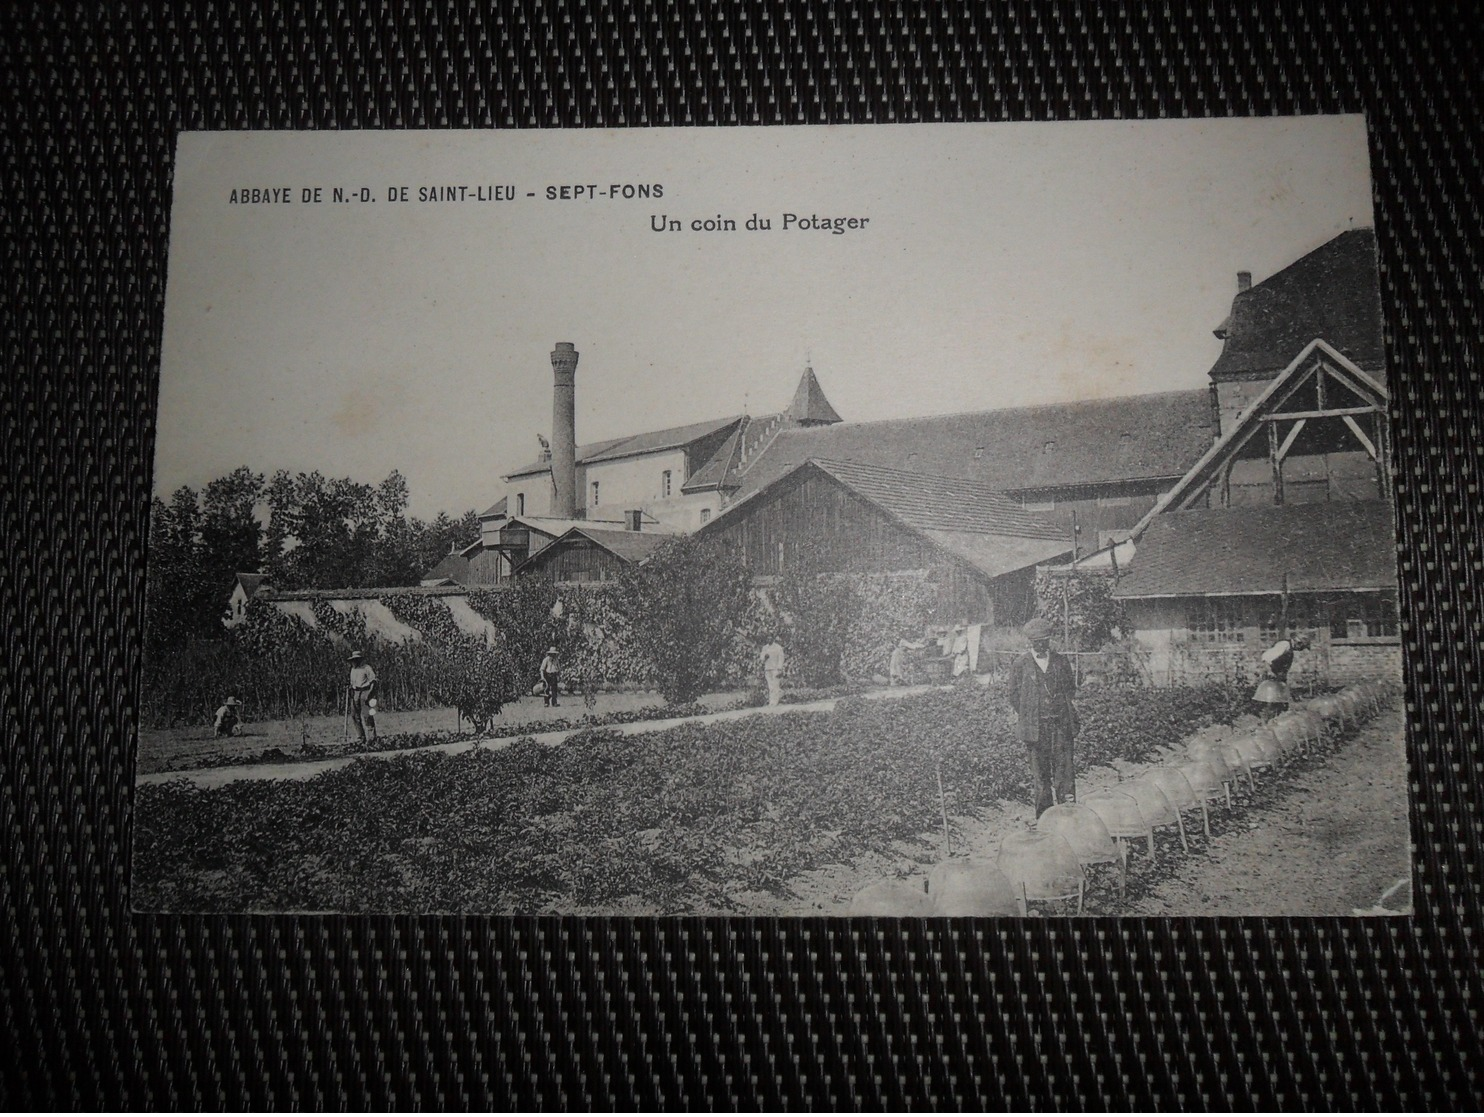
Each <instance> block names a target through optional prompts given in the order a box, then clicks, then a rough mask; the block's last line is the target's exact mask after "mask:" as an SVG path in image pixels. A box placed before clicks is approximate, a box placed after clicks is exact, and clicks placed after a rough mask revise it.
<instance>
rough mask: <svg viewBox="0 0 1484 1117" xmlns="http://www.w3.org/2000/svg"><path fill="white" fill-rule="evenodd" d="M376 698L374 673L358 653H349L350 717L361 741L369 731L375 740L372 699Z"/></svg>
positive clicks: (374, 711) (374, 717)
mask: <svg viewBox="0 0 1484 1117" xmlns="http://www.w3.org/2000/svg"><path fill="white" fill-rule="evenodd" d="M375 696H376V672H375V671H373V670H372V669H371V665H370V664H369V663H367V662H366V661H365V660H364V659H363V658H362V657H361V653H360V652H351V653H350V716H351V720H352V721H354V722H355V723H356V732H357V733H359V734H360V735H361V741H362V742H364V741H365V740H366V730H367V729H370V731H371V740H373V741H374V740H376V707H375V706H374V705H372V699H374V698H375Z"/></svg>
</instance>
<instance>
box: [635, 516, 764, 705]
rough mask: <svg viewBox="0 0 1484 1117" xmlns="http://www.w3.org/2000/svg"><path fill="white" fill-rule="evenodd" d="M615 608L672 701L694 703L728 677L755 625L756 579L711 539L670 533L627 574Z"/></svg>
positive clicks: (743, 652) (637, 648)
mask: <svg viewBox="0 0 1484 1117" xmlns="http://www.w3.org/2000/svg"><path fill="white" fill-rule="evenodd" d="M612 605H613V608H614V611H615V612H616V613H617V614H618V615H619V616H621V617H622V618H623V620H624V621H625V623H626V624H627V627H628V632H629V634H630V636H631V639H632V642H633V646H634V648H635V650H636V652H637V653H638V654H639V655H641V656H643V657H644V659H645V660H646V661H647V662H648V663H650V664H652V665H653V670H654V677H655V682H656V684H657V685H658V687H659V690H660V693H661V694H663V695H664V697H665V700H666V701H667V702H689V701H692V700H694V699H696V698H698V697H700V695H702V694H704V693H705V692H706V691H707V690H708V689H710V688H711V687H713V686H716V685H718V684H719V683H721V682H723V681H724V680H726V679H727V677H728V675H729V673H730V671H731V670H732V669H733V665H734V664H735V662H736V660H737V658H738V656H739V652H740V653H742V654H747V650H746V645H747V643H748V641H749V639H750V638H751V637H752V633H753V630H754V628H755V622H754V621H753V617H754V613H755V610H756V603H755V601H754V599H753V596H752V578H751V575H749V574H748V572H747V570H746V569H745V568H744V567H742V566H741V565H740V564H739V563H738V562H737V561H736V560H735V559H733V558H732V557H731V556H729V555H727V554H725V553H724V552H722V551H721V550H719V549H717V548H716V547H714V546H712V545H709V544H707V543H705V542H701V541H697V540H695V539H691V538H686V537H676V538H674V539H668V540H666V541H665V542H664V543H662V544H661V545H660V546H659V547H658V548H657V549H656V550H655V551H654V552H653V553H652V554H651V555H650V556H649V558H648V559H647V560H646V561H645V562H643V563H641V564H639V565H636V566H630V567H627V568H625V569H624V570H623V572H622V573H621V574H620V576H619V579H618V582H617V584H616V586H615V589H614V590H613V597H612Z"/></svg>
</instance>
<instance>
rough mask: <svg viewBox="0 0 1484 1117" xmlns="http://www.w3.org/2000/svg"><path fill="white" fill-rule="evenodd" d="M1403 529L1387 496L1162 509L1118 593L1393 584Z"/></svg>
mask: <svg viewBox="0 0 1484 1117" xmlns="http://www.w3.org/2000/svg"><path fill="white" fill-rule="evenodd" d="M1395 539H1396V529H1395V526H1394V525H1393V522H1392V517H1391V509H1390V506H1389V505H1388V504H1387V503H1386V502H1385V501H1344V502H1342V501H1333V502H1330V503H1326V504H1285V505H1255V506H1252V507H1237V508H1201V509H1194V510H1192V511H1188V512H1166V513H1164V514H1163V515H1160V516H1156V517H1155V518H1154V520H1153V521H1152V522H1151V523H1150V525H1149V528H1148V530H1147V531H1146V532H1145V533H1144V536H1143V538H1142V539H1141V540H1140V541H1139V545H1138V549H1137V550H1136V551H1135V553H1134V558H1133V563H1132V568H1131V569H1130V570H1129V571H1128V572H1127V573H1126V574H1125V575H1124V576H1123V577H1122V578H1121V579H1120V581H1119V583H1118V589H1117V591H1116V596H1118V597H1177V596H1188V595H1197V594H1254V593H1281V592H1282V591H1283V575H1284V573H1285V572H1286V573H1287V575H1288V588H1289V590H1291V591H1294V592H1299V591H1305V590H1361V589H1380V588H1386V587H1393V586H1395V585H1396V584H1397V574H1396V543H1395Z"/></svg>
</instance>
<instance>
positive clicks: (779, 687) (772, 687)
mask: <svg viewBox="0 0 1484 1117" xmlns="http://www.w3.org/2000/svg"><path fill="white" fill-rule="evenodd" d="M759 654H760V656H761V658H762V661H763V678H764V679H765V680H766V681H767V684H768V705H769V706H776V705H778V703H779V702H780V701H782V700H783V645H782V644H780V643H779V642H778V637H777V636H774V637H773V638H772V639H771V640H769V641H768V642H767V643H766V644H764V645H763V650H762V652H761V653H759Z"/></svg>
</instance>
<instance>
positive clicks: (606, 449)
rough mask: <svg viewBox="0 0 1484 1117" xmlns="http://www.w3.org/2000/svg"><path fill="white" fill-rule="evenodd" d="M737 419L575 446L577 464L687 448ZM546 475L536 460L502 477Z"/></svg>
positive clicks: (546, 469) (542, 463) (545, 466)
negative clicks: (533, 474) (532, 474)
mask: <svg viewBox="0 0 1484 1117" xmlns="http://www.w3.org/2000/svg"><path fill="white" fill-rule="evenodd" d="M740 418H741V416H740V415H732V416H729V417H728V418H725V419H707V420H706V421H704V422H700V423H687V424H686V425H685V426H680V427H668V428H666V429H665V430H659V431H645V432H644V433H643V434H633V435H629V436H628V437H626V438H610V439H608V440H607V441H606V442H589V443H585V444H584V445H582V446H579V447H577V464H578V465H589V464H591V463H593V462H604V461H611V460H612V459H614V458H627V457H630V456H631V455H634V454H649V453H653V452H654V451H656V450H674V449H678V448H680V447H682V446H688V445H690V444H691V443H692V442H695V441H696V440H697V439H699V438H705V437H706V436H707V435H708V434H715V433H716V432H717V431H720V430H722V429H723V428H724V427H727V426H728V425H730V424H732V423H735V422H737V421H738V420H739V419H740ZM549 472H551V462H550V461H537V462H532V463H530V464H529V465H524V466H522V467H521V468H519V469H516V470H512V471H511V472H509V473H507V474H506V475H505V476H506V477H524V476H526V475H527V474H531V473H549Z"/></svg>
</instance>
